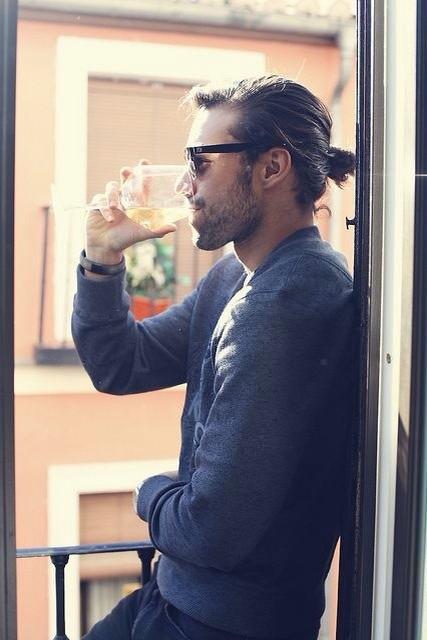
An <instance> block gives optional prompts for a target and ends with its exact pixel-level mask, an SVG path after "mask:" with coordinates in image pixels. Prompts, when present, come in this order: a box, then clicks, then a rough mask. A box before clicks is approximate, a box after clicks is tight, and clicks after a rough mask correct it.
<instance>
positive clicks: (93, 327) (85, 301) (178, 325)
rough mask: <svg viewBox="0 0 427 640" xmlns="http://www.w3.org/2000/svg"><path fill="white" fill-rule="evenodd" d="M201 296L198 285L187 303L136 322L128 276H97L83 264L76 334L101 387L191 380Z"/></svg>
mask: <svg viewBox="0 0 427 640" xmlns="http://www.w3.org/2000/svg"><path fill="white" fill-rule="evenodd" d="M196 298H197V291H196V290H195V291H193V293H191V294H190V295H189V296H187V298H185V300H184V301H183V302H182V303H180V304H176V305H173V306H171V307H169V309H167V310H166V311H164V312H163V313H161V314H159V315H157V316H153V317H151V318H147V319H145V320H144V321H142V322H139V321H138V322H136V321H135V320H134V318H133V316H132V314H131V313H130V312H129V296H128V295H127V293H126V292H125V290H124V283H123V275H121V274H119V275H117V276H112V277H108V278H105V280H96V281H95V280H91V279H89V278H86V277H85V276H84V275H83V274H82V273H81V269H80V268H78V272H77V294H76V296H75V299H74V310H73V316H72V335H73V339H74V343H75V345H76V348H77V351H78V354H79V357H80V359H81V361H82V364H83V366H84V367H85V369H86V371H87V372H88V374H89V376H90V378H91V380H92V382H93V384H94V386H95V387H96V389H98V390H99V391H104V392H106V393H111V394H116V395H122V394H130V393H139V392H142V391H152V390H155V389H161V388H164V387H169V386H174V385H177V384H182V383H184V382H186V377H187V350H188V339H189V330H190V322H191V316H192V311H193V307H194V304H195V300H196Z"/></svg>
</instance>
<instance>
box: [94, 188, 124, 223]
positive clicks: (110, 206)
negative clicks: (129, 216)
mask: <svg viewBox="0 0 427 640" xmlns="http://www.w3.org/2000/svg"><path fill="white" fill-rule="evenodd" d="M119 204H120V201H119V186H118V183H117V182H109V183H108V184H107V186H106V188H105V193H97V194H96V195H95V196H93V198H92V200H91V202H90V205H89V207H90V211H97V212H99V213H101V215H102V217H103V218H104V219H105V220H106V221H107V222H114V220H116V218H117V215H118V214H120V215H121V216H122V215H123V212H122V211H121V210H120V208H119ZM92 207H93V208H92Z"/></svg>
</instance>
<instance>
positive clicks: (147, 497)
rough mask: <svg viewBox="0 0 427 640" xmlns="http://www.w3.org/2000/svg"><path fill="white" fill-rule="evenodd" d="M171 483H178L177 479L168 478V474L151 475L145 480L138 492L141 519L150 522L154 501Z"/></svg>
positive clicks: (138, 511)
mask: <svg viewBox="0 0 427 640" xmlns="http://www.w3.org/2000/svg"><path fill="white" fill-rule="evenodd" d="M170 485H176V481H175V480H172V479H171V478H168V476H162V475H158V476H151V478H147V480H145V481H144V482H143V483H142V485H141V487H140V489H139V494H138V503H137V513H138V516H139V517H140V518H141V520H144V522H148V517H149V513H150V508H151V505H152V503H153V501H154V500H155V499H156V498H157V497H158V494H159V493H160V492H161V491H162V490H163V489H166V488H167V487H169V486H170Z"/></svg>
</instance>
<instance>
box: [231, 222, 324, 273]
mask: <svg viewBox="0 0 427 640" xmlns="http://www.w3.org/2000/svg"><path fill="white" fill-rule="evenodd" d="M313 225H314V219H313V213H312V209H310V211H309V212H308V211H307V212H306V213H301V212H300V211H297V212H295V213H293V214H292V213H291V214H290V213H289V212H284V211H280V214H279V215H277V214H276V215H270V216H264V217H263V220H262V222H261V224H260V225H259V226H258V228H257V229H256V230H255V231H254V233H253V234H252V235H251V236H250V237H249V238H246V239H245V240H243V241H242V242H239V243H236V242H235V243H234V251H235V254H236V256H237V257H238V259H239V260H240V262H241V263H242V264H243V265H244V267H245V268H246V269H247V270H248V271H255V269H256V268H257V267H258V266H259V265H260V264H261V262H263V261H264V258H265V257H266V256H267V255H268V254H269V253H270V252H271V251H272V250H273V249H274V248H275V247H276V246H277V245H278V244H280V242H282V240H284V239H285V238H287V237H288V236H290V235H292V234H293V233H295V232H296V231H299V230H300V229H306V228H307V227H312V226H313Z"/></svg>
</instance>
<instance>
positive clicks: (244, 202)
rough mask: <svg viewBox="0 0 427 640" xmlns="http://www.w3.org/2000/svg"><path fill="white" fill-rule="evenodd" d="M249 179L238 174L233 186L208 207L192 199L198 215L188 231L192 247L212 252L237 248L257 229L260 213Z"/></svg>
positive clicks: (245, 174) (199, 200)
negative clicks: (232, 247)
mask: <svg viewBox="0 0 427 640" xmlns="http://www.w3.org/2000/svg"><path fill="white" fill-rule="evenodd" d="M251 173H252V172H251ZM250 178H251V174H250V175H249V174H248V172H247V170H242V171H241V172H240V173H239V175H238V176H237V180H236V184H235V186H234V187H232V188H231V189H229V191H228V193H222V194H219V195H218V197H217V198H216V200H215V203H214V204H212V205H207V204H206V201H205V200H204V198H197V196H196V197H195V199H194V207H195V208H196V209H198V211H197V213H196V214H195V217H194V219H193V222H192V223H191V227H192V235H193V243H194V244H195V245H196V247H198V248H199V249H204V250H205V251H214V250H215V249H220V248H221V247H223V246H225V245H226V244H227V243H229V242H234V243H236V244H238V243H239V242H242V241H243V240H246V239H247V238H249V237H250V236H251V235H252V234H253V232H254V231H255V230H256V229H257V228H258V226H259V224H260V221H261V209H260V207H259V204H258V202H257V199H256V198H255V196H254V194H253V193H252V190H251V188H250Z"/></svg>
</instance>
